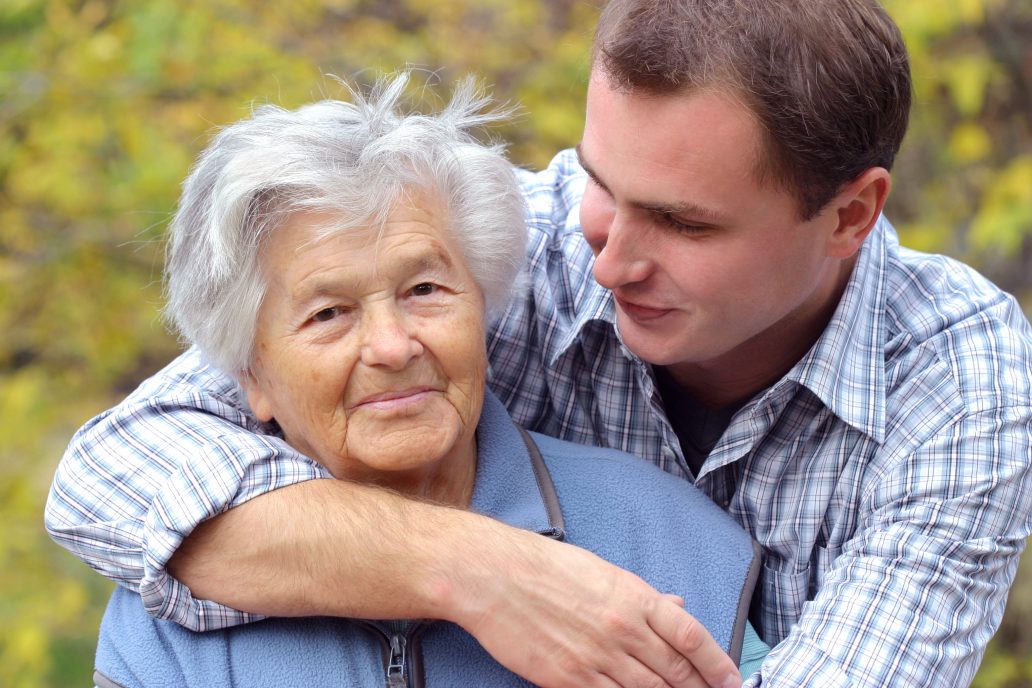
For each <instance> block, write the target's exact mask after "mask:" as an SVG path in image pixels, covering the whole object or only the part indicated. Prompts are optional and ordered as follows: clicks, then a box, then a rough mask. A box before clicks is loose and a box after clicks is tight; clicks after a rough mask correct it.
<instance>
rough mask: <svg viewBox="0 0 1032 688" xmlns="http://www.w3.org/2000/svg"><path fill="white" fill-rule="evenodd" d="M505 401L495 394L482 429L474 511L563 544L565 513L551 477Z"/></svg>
mask: <svg viewBox="0 0 1032 688" xmlns="http://www.w3.org/2000/svg"><path fill="white" fill-rule="evenodd" d="M524 437H529V435H524V434H523V433H522V432H521V429H520V428H517V427H516V425H515V424H514V423H513V421H512V418H511V417H510V416H509V414H508V412H507V411H506V410H505V407H504V406H503V405H502V402H500V401H499V400H498V398H497V397H495V396H494V395H493V394H492V393H491V392H490V391H487V392H486V393H485V395H484V408H483V411H482V412H481V414H480V423H479V425H478V426H477V473H476V482H475V483H474V485H473V499H472V502H471V505H470V508H471V510H473V511H475V512H477V513H481V514H485V515H487V516H491V517H492V518H495V519H498V520H499V521H502V522H503V523H506V524H508V525H510V526H514V527H516V528H522V529H524V530H531V531H534V532H537V533H540V534H542V535H547V536H549V537H552V538H555V539H557V540H561V539H563V537H564V532H563V523H562V515H561V513H559V512H558V501H557V500H556V498H555V491H554V489H553V487H552V481H551V476H550V475H549V473H548V469H547V468H546V467H545V464H544V461H543V460H541V458H540V454H537V456H533V455H532V451H533V453H534V454H536V453H537V451H536V448H533V450H532V449H531V447H533V444H532V442H533V440H531V445H528V444H527V443H526V441H525V439H524Z"/></svg>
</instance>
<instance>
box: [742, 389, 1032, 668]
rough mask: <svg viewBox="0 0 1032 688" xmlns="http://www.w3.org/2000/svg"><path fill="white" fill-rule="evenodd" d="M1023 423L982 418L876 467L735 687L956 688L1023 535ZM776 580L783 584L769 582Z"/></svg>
mask: <svg viewBox="0 0 1032 688" xmlns="http://www.w3.org/2000/svg"><path fill="white" fill-rule="evenodd" d="M1030 447H1032V412H1030V409H1029V408H1027V407H1024V408H1008V409H1002V410H995V411H983V412H979V413H975V414H971V415H967V416H965V417H963V418H960V419H959V420H957V421H956V422H955V423H952V424H950V425H949V426H947V427H945V428H943V429H942V430H940V431H938V432H936V433H935V434H934V435H933V436H932V438H931V439H930V441H928V442H924V443H922V445H921V446H920V447H919V448H918V449H917V450H916V451H913V452H912V453H908V454H906V455H903V456H898V457H895V459H894V460H893V461H892V462H885V463H882V464H881V465H883V466H884V467H885V468H884V470H882V471H879V472H876V475H875V476H874V477H873V479H872V480H871V481H870V484H869V485H868V489H867V491H866V501H865V504H864V506H863V508H862V509H861V511H860V512H859V519H858V520H859V523H858V527H857V529H856V533H855V536H854V537H852V538H851V539H850V540H848V541H847V544H846V546H845V547H844V548H843V551H842V552H841V553H839V554H838V555H837V556H835V557H834V558H833V559H832V560H831V562H830V566H828V567H821V568H822V569H823V571H824V573H818V574H817V575H818V578H816V579H815V578H814V577H813V576H811V575H809V572H801V573H800V574H799V576H800V581H801V584H800V588H799V591H800V594H807V593H806V589H805V588H806V586H808V585H809V586H815V587H816V590H817V592H816V594H815V596H814V597H813V599H812V600H811V601H810V602H808V603H806V604H805V605H804V607H803V614H802V616H801V618H800V619H799V621H798V623H796V624H795V625H793V626H792V628H791V630H790V631H789V633H788V635H787V637H786V638H785V639H784V641H782V642H781V643H779V644H778V645H777V646H776V647H775V648H774V649H773V650H772V651H771V653H770V654H769V655H768V657H767V659H766V660H765V661H764V663H763V667H762V672H761V675H755V676H753V677H751V678H750V679H749V680H748V681H747V682H746V684H745V685H746V686H750V687H753V686H760V685H771V686H803V685H819V686H831V687H836V686H853V687H856V686H871V687H872V688H873V687H875V686H877V687H879V688H881V687H885V686H890V687H891V686H901V687H902V686H917V685H938V686H966V685H968V684H969V683H970V681H971V680H972V678H973V677H974V674H975V672H976V670H977V668H978V664H979V662H980V660H981V657H982V652H983V651H984V648H985V646H986V644H987V643H988V641H989V639H990V637H991V636H992V635H993V633H994V632H995V631H996V629H997V627H998V626H999V623H1000V620H1001V618H1002V616H1003V612H1004V607H1005V604H1006V600H1007V592H1008V590H1009V588H1010V586H1011V583H1012V582H1013V580H1014V576H1015V574H1016V571H1017V567H1018V563H1019V558H1020V555H1021V552H1022V550H1023V549H1024V545H1025V540H1026V538H1027V537H1028V535H1029V533H1030V531H1032V517H1030V511H1032V508H1030V506H1032V468H1030V464H1029V460H1028V457H1029V450H1030ZM782 582H784V581H782Z"/></svg>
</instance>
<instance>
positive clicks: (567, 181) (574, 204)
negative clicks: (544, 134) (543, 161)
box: [517, 149, 587, 248]
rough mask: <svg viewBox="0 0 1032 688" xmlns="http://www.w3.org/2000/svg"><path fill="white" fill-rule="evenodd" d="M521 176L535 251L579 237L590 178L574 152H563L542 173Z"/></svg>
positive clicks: (521, 185)
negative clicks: (581, 203)
mask: <svg viewBox="0 0 1032 688" xmlns="http://www.w3.org/2000/svg"><path fill="white" fill-rule="evenodd" d="M517 176H518V178H519V182H520V190H521V191H522V193H523V197H524V199H525V200H526V203H527V226H528V229H529V231H530V240H531V245H532V248H533V246H534V245H540V244H552V243H558V242H561V241H562V240H563V239H564V238H565V237H568V236H576V235H579V233H580V223H579V213H580V201H581V197H582V196H583V194H584V184H585V181H586V180H587V175H586V174H585V172H584V170H583V169H582V168H581V166H580V164H579V163H578V162H577V156H576V153H575V152H574V151H573V150H572V149H567V150H564V151H560V152H559V153H558V154H557V155H556V156H555V157H554V158H553V159H552V161H551V162H550V163H549V165H548V167H546V168H545V169H543V170H541V171H538V172H531V171H529V170H523V169H520V170H517Z"/></svg>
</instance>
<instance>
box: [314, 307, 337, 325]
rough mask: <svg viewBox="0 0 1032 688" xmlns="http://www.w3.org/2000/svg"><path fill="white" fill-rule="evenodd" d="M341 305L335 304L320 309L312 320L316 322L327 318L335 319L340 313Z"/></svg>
mask: <svg viewBox="0 0 1032 688" xmlns="http://www.w3.org/2000/svg"><path fill="white" fill-rule="evenodd" d="M340 312H341V309H340V306H333V307H332V308H324V309H322V310H321V311H318V312H317V313H316V314H315V315H313V316H312V320H313V321H315V322H326V321H327V320H333V319H334V318H336V317H337V316H338V315H340Z"/></svg>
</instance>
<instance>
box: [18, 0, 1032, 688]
mask: <svg viewBox="0 0 1032 688" xmlns="http://www.w3.org/2000/svg"><path fill="white" fill-rule="evenodd" d="M600 3H601V0H2V1H0V333H2V334H0V685H2V686H9V687H11V688H29V687H32V688H35V687H37V686H83V685H87V684H88V683H89V676H90V671H91V666H92V654H93V647H94V635H95V631H96V628H97V623H98V620H99V617H100V614H101V611H102V609H103V604H104V601H105V599H106V597H107V594H108V592H109V591H110V584H109V583H107V582H106V581H104V580H102V579H101V578H100V576H98V575H96V574H94V573H93V572H91V571H90V570H88V569H87V568H86V567H85V566H84V565H82V564H80V563H78V562H77V561H76V560H74V559H73V558H72V557H71V556H70V555H68V554H66V553H64V552H63V551H62V550H60V549H59V548H58V547H57V546H56V545H54V544H52V543H51V542H50V541H49V539H48V538H47V537H46V535H45V533H44V532H43V529H42V510H43V505H44V503H45V500H46V494H47V488H48V485H49V481H50V477H51V475H52V474H53V470H54V466H55V465H56V463H57V461H58V460H59V459H60V457H61V454H62V451H63V450H64V447H65V445H66V444H67V442H68V440H69V438H70V436H71V435H72V433H73V432H74V430H75V429H76V428H77V427H78V426H79V425H80V424H82V423H83V422H84V421H86V420H87V419H88V418H89V417H91V416H92V415H94V414H95V413H98V412H99V411H101V410H103V409H104V408H106V407H108V406H110V405H112V404H114V403H115V402H117V401H118V400H119V399H120V398H121V397H122V396H124V395H125V394H126V393H128V392H129V391H130V390H132V389H133V388H134V387H135V386H136V384H137V383H138V382H139V381H140V380H141V379H143V378H144V377H145V376H147V375H148V374H150V373H151V372H153V371H155V370H156V369H157V368H159V367H160V366H161V365H162V364H164V363H165V362H166V361H168V360H169V359H171V358H172V357H173V356H174V355H175V354H176V352H177V350H178V346H177V343H176V342H175V341H174V340H173V339H172V338H171V337H170V336H169V335H168V334H167V333H166V332H165V330H164V329H163V327H162V324H161V321H160V317H159V315H158V309H159V306H160V302H161V286H160V283H161V255H162V253H161V240H162V236H163V233H164V231H165V226H166V223H167V221H168V218H169V215H170V213H171V212H172V210H173V208H174V204H175V200H176V197H177V194H178V191H179V185H180V182H181V180H182V179H183V177H184V175H185V174H186V171H187V169H188V167H189V165H190V163H191V161H192V159H193V158H194V156H195V155H196V154H197V152H198V151H199V150H200V149H201V148H202V147H203V146H204V145H205V143H206V142H207V141H208V140H209V137H210V136H211V134H212V132H213V131H214V130H215V128H216V127H217V126H219V125H223V124H226V123H229V122H232V121H234V120H237V119H239V118H241V117H244V116H246V115H247V114H248V112H249V111H250V109H251V108H252V107H253V106H254V105H255V104H260V103H264V102H273V103H277V104H281V105H285V106H288V107H292V106H296V105H299V104H302V103H304V102H307V101H310V100H313V99H317V98H322V97H327V96H330V97H338V96H341V89H340V87H339V86H338V85H337V84H336V83H335V82H334V81H333V80H332V79H330V78H328V77H327V76H326V75H327V74H338V75H345V76H348V77H353V78H355V79H357V80H359V81H370V80H372V79H373V78H375V77H376V76H377V75H378V74H380V73H381V72H383V71H390V70H394V69H396V68H398V67H399V66H404V65H414V66H422V67H425V68H426V72H425V79H423V81H425V82H426V83H429V84H431V85H435V84H436V86H435V87H434V88H433V89H421V90H419V89H418V88H417V91H416V92H415V93H414V97H416V98H419V99H423V100H428V101H434V100H435V98H436V99H437V100H438V101H439V100H440V94H443V93H445V92H446V91H447V88H448V86H449V85H450V84H452V83H454V81H455V80H456V79H457V78H459V77H461V76H463V75H465V74H467V73H475V74H478V75H481V77H482V79H483V82H484V83H485V84H487V85H489V86H490V87H491V88H492V89H493V91H494V92H495V93H496V94H497V96H498V98H499V99H500V100H502V101H511V102H516V103H520V104H521V105H522V106H523V110H524V114H523V115H522V116H521V117H519V118H517V119H516V120H515V121H514V122H513V123H512V124H511V125H507V126H505V127H501V128H499V129H498V130H496V131H495V132H494V134H495V135H496V136H497V137H500V138H503V139H505V140H508V141H509V142H511V153H512V156H513V158H514V159H515V160H516V161H517V162H519V163H520V164H523V165H527V166H534V167H540V166H543V165H545V164H546V163H547V161H548V159H549V158H550V157H551V155H552V154H553V153H554V152H555V151H557V150H559V149H560V148H562V147H566V146H569V145H572V144H574V143H576V142H577V140H578V138H579V135H580V127H581V124H582V117H583V99H584V89H585V84H586V80H587V59H586V57H587V54H588V46H589V43H590V37H591V29H592V27H593V25H594V20H595V17H596V15H597V12H598V5H599V4H600ZM886 5H887V8H888V10H889V11H890V13H891V14H892V15H893V16H894V17H895V18H896V20H897V21H898V22H899V24H900V25H901V27H902V29H903V32H904V34H905V35H906V37H907V40H908V43H909V46H910V50H911V56H912V59H913V69H914V75H915V81H916V86H915V88H916V105H915V112H914V116H913V124H912V126H911V130H910V133H909V136H908V138H907V140H906V142H905V145H904V150H903V152H902V154H901V156H900V159H899V162H898V166H897V169H896V170H895V173H896V175H895V176H896V187H895V190H894V192H893V196H892V199H891V203H890V208H889V210H888V212H889V215H890V217H891V218H892V220H893V221H894V222H895V223H896V224H897V226H898V227H899V229H900V231H901V234H902V235H903V237H904V241H905V242H906V243H909V244H910V245H912V246H914V247H917V248H921V249H925V250H933V251H938V252H943V253H947V254H950V255H954V256H957V257H959V258H962V259H964V260H966V261H968V262H970V263H972V264H974V265H976V266H977V267H979V268H980V269H981V270H983V271H984V272H986V273H987V274H989V275H990V276H991V277H992V278H993V279H995V280H996V281H997V282H998V283H999V284H1001V285H1002V286H1003V287H1004V288H1006V289H1007V290H1009V291H1011V292H1013V293H1015V294H1016V295H1017V296H1018V297H1019V298H1020V299H1021V301H1022V303H1023V304H1024V306H1025V309H1026V312H1029V311H1032V2H1030V1H1029V0H950V1H949V2H943V1H942V0H886ZM417 87H418V85H417ZM435 91H436V93H437V94H438V95H437V96H434V92H435ZM1030 460H1032V457H1030ZM1029 618H1032V555H1030V556H1026V558H1025V563H1024V565H1023V567H1022V570H1021V572H1020V573H1019V581H1018V584H1017V586H1016V587H1015V589H1014V591H1013V592H1012V595H1011V600H1010V605H1009V607H1008V611H1007V614H1006V616H1005V619H1004V623H1003V628H1002V629H1001V630H1000V632H999V633H998V635H997V637H996V638H995V639H994V641H993V644H992V645H991V647H990V649H989V651H988V653H987V655H986V659H985V661H984V663H983V665H982V669H981V671H980V673H979V676H978V679H977V685H979V686H987V687H988V686H993V687H996V688H998V687H1005V688H1006V687H1009V688H1017V687H1026V688H1027V687H1030V686H1032V630H1030V624H1029V623H1028V620H1029Z"/></svg>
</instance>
